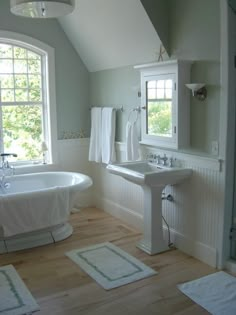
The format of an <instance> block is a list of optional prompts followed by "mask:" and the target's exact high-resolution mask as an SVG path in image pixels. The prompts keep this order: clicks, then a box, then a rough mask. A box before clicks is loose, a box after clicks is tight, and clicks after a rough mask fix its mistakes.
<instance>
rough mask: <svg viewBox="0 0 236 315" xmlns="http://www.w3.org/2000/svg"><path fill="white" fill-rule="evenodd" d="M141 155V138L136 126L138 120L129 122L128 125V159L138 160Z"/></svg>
mask: <svg viewBox="0 0 236 315" xmlns="http://www.w3.org/2000/svg"><path fill="white" fill-rule="evenodd" d="M139 157H140V154H139V140H138V133H137V128H136V122H134V123H130V122H129V121H128V122H127V125H126V160H127V161H136V160H138V159H139Z"/></svg>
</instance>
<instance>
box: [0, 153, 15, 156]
mask: <svg viewBox="0 0 236 315" xmlns="http://www.w3.org/2000/svg"><path fill="white" fill-rule="evenodd" d="M0 156H1V157H5V156H14V157H17V154H16V153H1V154H0Z"/></svg>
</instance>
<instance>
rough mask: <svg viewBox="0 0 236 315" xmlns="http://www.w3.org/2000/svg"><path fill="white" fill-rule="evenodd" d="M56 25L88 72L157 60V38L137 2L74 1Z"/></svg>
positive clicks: (111, 0)
mask: <svg viewBox="0 0 236 315" xmlns="http://www.w3.org/2000/svg"><path fill="white" fill-rule="evenodd" d="M75 2H76V7H75V10H74V12H73V13H72V14H70V15H67V16H64V17H61V18H60V19H59V22H60V24H61V26H62V28H63V29H64V31H65V33H66V34H67V36H68V38H69V39H70V41H71V42H72V44H73V46H74V48H75V49H76V50H77V52H78V54H79V55H80V57H81V58H82V60H83V62H84V64H85V65H86V67H87V69H88V70H89V71H90V72H94V71H99V70H105V69H111V68H118V67H122V66H127V65H134V64H140V63H145V62H152V61H155V60H157V54H158V52H159V48H160V44H161V42H160V39H159V37H158V35H157V32H156V30H155V28H154V26H153V24H152V22H151V21H150V19H149V17H148V15H147V13H146V11H145V9H144V7H143V5H142V3H141V2H140V0H76V1H75Z"/></svg>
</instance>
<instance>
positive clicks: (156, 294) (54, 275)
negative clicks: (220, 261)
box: [0, 208, 216, 315]
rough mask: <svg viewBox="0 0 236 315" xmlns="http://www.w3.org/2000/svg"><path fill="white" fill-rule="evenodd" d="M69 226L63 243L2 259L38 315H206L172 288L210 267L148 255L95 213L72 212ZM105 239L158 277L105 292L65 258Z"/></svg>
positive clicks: (121, 227) (129, 231)
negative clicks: (19, 280) (21, 283)
mask: <svg viewBox="0 0 236 315" xmlns="http://www.w3.org/2000/svg"><path fill="white" fill-rule="evenodd" d="M70 222H71V224H72V225H73V227H74V233H73V235H72V236H71V237H69V238H68V239H66V240H64V241H62V242H59V243H57V244H54V245H46V246H42V247H38V248H34V249H28V250H24V251H20V252H15V253H10V254H3V255H1V259H0V265H1V266H4V265H7V264H12V265H14V267H15V268H16V270H17V271H18V273H19V274H20V276H21V277H22V279H23V280H24V282H25V283H26V285H27V287H28V288H29V290H30V291H31V293H32V294H33V296H34V297H35V299H36V300H37V302H38V303H39V305H40V308H41V310H40V311H39V312H38V313H37V314H39V315H49V314H50V315H51V314H53V315H54V314H55V315H74V314H76V315H77V314H80V315H87V314H89V315H93V314H94V315H95V314H96V315H100V314H101V315H104V314H109V315H110V314H112V315H116V314H117V315H120V314H122V315H123V314H131V315H132V314H135V315H139V314H140V315H141V314H145V315H149V314H161V315H163V314H164V315H168V314H178V315H188V314H191V315H194V314H198V315H200V314H202V315H203V314H208V312H207V311H205V310H204V309H202V308H201V307H200V306H198V305H196V304H195V303H194V302H192V301H191V300H190V299H189V298H187V297H186V296H185V295H183V294H182V293H181V292H180V291H179V290H178V289H177V287H176V285H177V284H178V283H182V282H186V281H190V280H193V279H197V278H199V277H202V276H205V275H207V274H210V273H213V272H215V271H216V270H215V269H214V268H212V267H210V266H207V265H205V264H203V263H201V262H200V261H198V260H196V259H194V258H192V257H190V256H188V255H186V254H184V253H182V252H180V251H179V250H176V249H174V250H170V251H168V252H165V253H163V254H159V255H155V256H149V255H147V254H146V253H144V252H142V251H141V250H140V249H138V248H137V247H136V246H135V244H136V243H137V241H138V240H139V239H140V238H141V235H140V233H139V232H137V231H136V230H135V229H133V228H131V227H130V226H128V225H127V224H125V223H124V222H122V221H121V220H118V219H116V218H113V217H112V216H110V215H109V214H107V213H105V212H104V211H102V210H99V209H95V208H89V209H83V210H81V212H79V213H75V214H72V215H71V219H70ZM107 241H109V242H112V243H114V244H115V245H117V246H119V247H120V248H121V249H123V250H125V251H126V252H128V253H129V254H131V255H133V256H135V257H136V258H138V259H140V260H141V261H142V262H143V263H145V264H147V265H148V266H150V267H151V268H153V269H155V270H156V271H158V274H157V275H155V276H152V277H150V278H147V279H143V280H140V281H137V282H134V283H131V284H129V285H125V286H122V287H119V288H116V289H113V290H110V291H105V290H104V289H103V288H101V287H100V286H99V285H98V284H97V283H96V282H95V281H94V280H93V279H91V278H90V277H89V276H88V275H87V274H86V273H85V272H83V271H82V270H81V269H80V268H79V266H77V265H76V264H75V263H73V262H72V261H71V260H70V259H69V258H67V257H66V256H65V252H67V251H69V250H72V249H76V248H82V247H85V246H89V245H93V244H97V243H102V242H107Z"/></svg>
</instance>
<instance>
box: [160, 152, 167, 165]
mask: <svg viewBox="0 0 236 315" xmlns="http://www.w3.org/2000/svg"><path fill="white" fill-rule="evenodd" d="M160 160H161V161H163V165H164V166H167V161H168V157H167V156H166V154H164V156H163V157H160Z"/></svg>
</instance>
